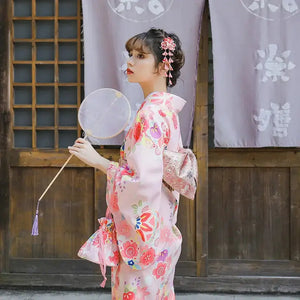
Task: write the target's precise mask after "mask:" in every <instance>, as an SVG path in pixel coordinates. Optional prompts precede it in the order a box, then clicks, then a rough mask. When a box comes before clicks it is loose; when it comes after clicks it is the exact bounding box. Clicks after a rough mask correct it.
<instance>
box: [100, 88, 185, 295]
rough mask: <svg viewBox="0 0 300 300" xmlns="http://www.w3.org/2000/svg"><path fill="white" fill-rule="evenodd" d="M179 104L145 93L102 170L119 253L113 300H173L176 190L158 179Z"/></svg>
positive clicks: (173, 143)
mask: <svg viewBox="0 0 300 300" xmlns="http://www.w3.org/2000/svg"><path fill="white" fill-rule="evenodd" d="M184 103H185V100H183V99H182V98H180V97H178V96H175V95H172V94H169V93H164V92H154V93H152V94H150V95H149V96H148V97H147V98H146V99H145V101H144V102H143V104H142V105H141V107H140V109H139V111H138V112H137V115H136V118H135V122H134V124H133V125H132V126H131V128H130V130H129V131H128V133H127V136H126V138H125V141H124V144H123V146H122V147H121V151H120V161H119V163H115V162H112V163H111V164H110V166H109V168H108V170H107V194H106V195H107V196H106V197H107V198H106V201H107V204H108V207H109V209H110V210H111V212H112V214H113V217H114V221H115V226H116V232H117V240H118V247H119V251H120V256H121V261H120V263H119V265H118V266H117V267H113V268H112V297H113V299H116V300H120V299H122V300H123V299H138V300H142V299H149V300H150V299H151V300H154V299H175V294H174V288H173V279H174V272H175V266H176V263H177V261H178V258H179V255H180V251H181V241H182V238H181V234H180V232H179V230H178V229H177V227H176V226H175V224H176V221H177V209H178V200H179V195H178V193H177V192H175V191H173V192H171V191H170V190H168V189H167V188H166V187H165V186H164V185H163V183H162V177H163V161H162V160H163V150H164V149H165V148H166V147H168V149H169V150H173V151H177V150H178V147H179V146H182V143H181V135H180V126H179V121H178V112H179V111H180V110H181V109H182V107H183V105H184Z"/></svg>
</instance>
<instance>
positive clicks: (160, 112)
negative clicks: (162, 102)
mask: <svg viewBox="0 0 300 300" xmlns="http://www.w3.org/2000/svg"><path fill="white" fill-rule="evenodd" d="M158 113H159V114H160V115H161V116H162V117H166V116H167V115H166V114H165V113H164V112H163V111H162V110H161V109H160V110H159V111H158Z"/></svg>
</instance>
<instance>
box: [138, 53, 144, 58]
mask: <svg viewBox="0 0 300 300" xmlns="http://www.w3.org/2000/svg"><path fill="white" fill-rule="evenodd" d="M137 57H138V58H144V57H145V56H144V54H138V55H137Z"/></svg>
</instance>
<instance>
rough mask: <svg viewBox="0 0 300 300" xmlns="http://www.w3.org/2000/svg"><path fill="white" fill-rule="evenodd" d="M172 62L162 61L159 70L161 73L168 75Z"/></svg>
mask: <svg viewBox="0 0 300 300" xmlns="http://www.w3.org/2000/svg"><path fill="white" fill-rule="evenodd" d="M169 66H170V64H169V63H168V62H160V63H159V64H158V72H159V74H160V75H162V76H164V77H167V72H168V71H169Z"/></svg>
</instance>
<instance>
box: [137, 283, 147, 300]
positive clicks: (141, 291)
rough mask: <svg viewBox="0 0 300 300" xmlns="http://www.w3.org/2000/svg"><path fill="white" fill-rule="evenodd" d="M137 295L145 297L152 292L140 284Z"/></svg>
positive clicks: (141, 297) (139, 297)
mask: <svg viewBox="0 0 300 300" xmlns="http://www.w3.org/2000/svg"><path fill="white" fill-rule="evenodd" d="M136 295H137V297H138V299H145V298H144V297H146V296H149V295H150V293H149V291H148V288H147V287H146V286H144V287H143V288H142V287H139V286H138V287H137V293H136Z"/></svg>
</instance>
